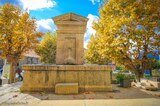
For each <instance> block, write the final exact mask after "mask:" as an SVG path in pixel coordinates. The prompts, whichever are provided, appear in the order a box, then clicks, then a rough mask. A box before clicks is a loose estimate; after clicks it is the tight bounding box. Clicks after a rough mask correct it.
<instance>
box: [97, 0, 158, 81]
mask: <svg viewBox="0 0 160 106" xmlns="http://www.w3.org/2000/svg"><path fill="white" fill-rule="evenodd" d="M159 5H160V0H109V1H106V0H105V1H104V2H103V4H102V6H101V8H100V10H99V15H100V18H99V20H98V23H94V29H95V30H96V32H97V34H98V35H99V37H98V38H99V39H98V46H97V47H98V48H99V53H100V54H102V55H104V56H105V57H106V58H110V59H111V60H113V61H115V62H116V63H117V64H119V65H123V66H124V67H125V68H127V69H128V70H131V71H133V72H134V73H135V75H136V78H137V81H140V78H141V77H142V76H143V73H144V70H145V69H148V68H149V67H150V65H149V64H150V63H152V62H153V61H154V59H153V58H152V59H151V58H148V56H147V55H148V54H152V53H153V51H154V50H158V47H160V35H159V32H160V6H159Z"/></svg>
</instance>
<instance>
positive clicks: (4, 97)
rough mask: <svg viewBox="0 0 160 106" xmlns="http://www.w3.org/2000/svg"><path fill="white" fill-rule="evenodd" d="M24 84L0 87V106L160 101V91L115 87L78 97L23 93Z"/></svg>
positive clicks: (83, 93) (82, 94)
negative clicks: (54, 101)
mask: <svg viewBox="0 0 160 106" xmlns="http://www.w3.org/2000/svg"><path fill="white" fill-rule="evenodd" d="M21 84H22V82H17V83H14V84H10V85H9V84H7V85H5V86H2V87H0V105H2V106H4V105H9V106H10V105H11V106H12V105H19V106H22V105H27V104H28V103H39V102H41V101H42V100H96V99H144V98H156V99H160V90H159V91H146V90H142V89H139V88H121V87H118V85H116V84H114V85H113V89H114V91H113V92H82V93H80V94H78V95H56V94H54V93H45V92H41V93H21V92H20V91H19V87H20V86H21Z"/></svg>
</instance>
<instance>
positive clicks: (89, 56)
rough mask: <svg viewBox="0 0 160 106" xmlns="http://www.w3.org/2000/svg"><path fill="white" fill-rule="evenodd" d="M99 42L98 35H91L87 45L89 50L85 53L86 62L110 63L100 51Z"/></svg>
mask: <svg viewBox="0 0 160 106" xmlns="http://www.w3.org/2000/svg"><path fill="white" fill-rule="evenodd" d="M97 44H98V40H97V39H96V35H91V37H90V40H89V42H88V45H87V50H86V53H85V59H86V62H87V63H90V64H108V63H109V60H108V59H107V58H104V57H103V56H102V55H101V54H100V53H99V52H98V45H97Z"/></svg>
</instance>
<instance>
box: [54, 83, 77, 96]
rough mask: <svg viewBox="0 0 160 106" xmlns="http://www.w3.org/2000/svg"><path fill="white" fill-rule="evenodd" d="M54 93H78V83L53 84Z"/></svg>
mask: <svg viewBox="0 0 160 106" xmlns="http://www.w3.org/2000/svg"><path fill="white" fill-rule="evenodd" d="M55 93H56V94H78V83H58V84H56V85H55Z"/></svg>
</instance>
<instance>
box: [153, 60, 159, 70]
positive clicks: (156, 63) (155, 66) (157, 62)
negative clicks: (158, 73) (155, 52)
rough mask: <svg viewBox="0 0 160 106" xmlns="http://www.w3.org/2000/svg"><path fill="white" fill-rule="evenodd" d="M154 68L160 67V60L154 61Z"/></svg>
mask: <svg viewBox="0 0 160 106" xmlns="http://www.w3.org/2000/svg"><path fill="white" fill-rule="evenodd" d="M153 69H160V61H156V62H154V63H153Z"/></svg>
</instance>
